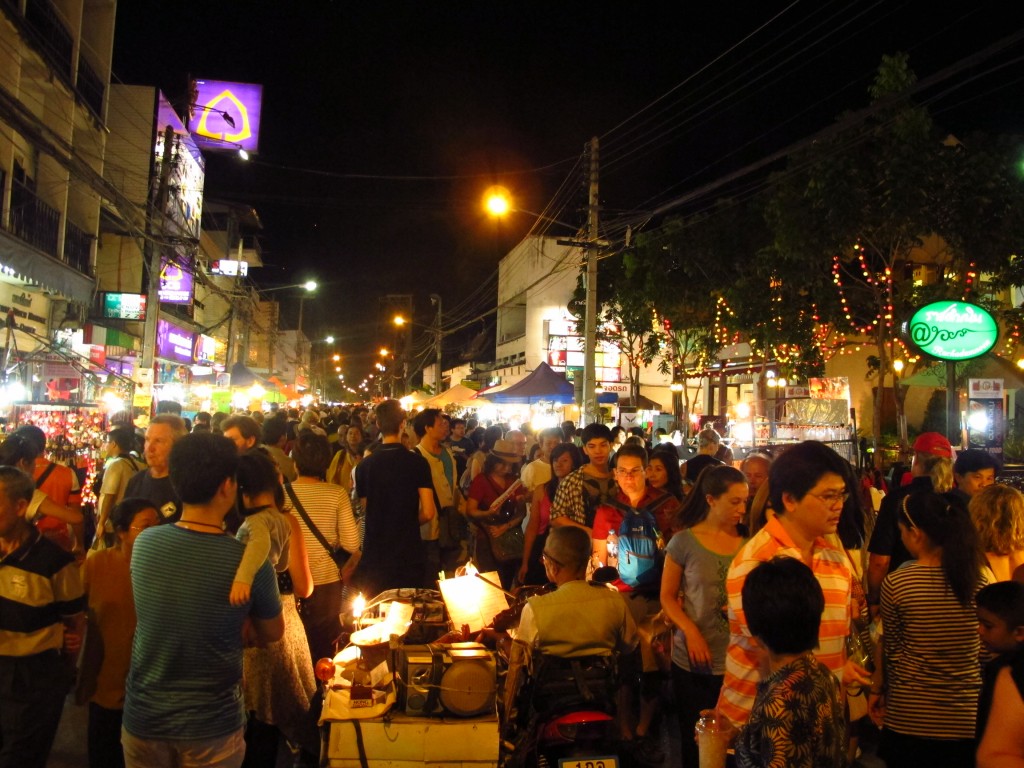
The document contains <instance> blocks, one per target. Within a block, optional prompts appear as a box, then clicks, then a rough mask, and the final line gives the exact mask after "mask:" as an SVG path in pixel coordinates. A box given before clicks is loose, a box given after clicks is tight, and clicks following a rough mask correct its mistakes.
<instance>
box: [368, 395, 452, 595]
mask: <svg viewBox="0 0 1024 768" xmlns="http://www.w3.org/2000/svg"><path fill="white" fill-rule="evenodd" d="M377 425H378V427H379V428H380V433H381V438H382V439H381V444H380V446H379V447H378V448H377V449H376V450H374V452H373V453H372V454H371V455H370V456H368V457H366V458H365V459H363V460H362V461H361V462H360V463H359V465H358V466H357V467H356V493H357V494H358V496H359V499H360V502H361V504H362V508H363V509H364V510H365V521H364V533H363V555H362V558H361V559H360V561H359V567H358V568H357V569H356V573H355V576H354V578H353V581H354V582H355V583H356V584H357V585H358V587H359V589H361V590H362V592H363V594H366V595H377V594H379V593H380V592H383V591H385V590H388V589H398V588H401V587H431V586H433V585H432V584H425V583H424V581H425V580H426V579H425V571H426V568H425V566H426V560H427V553H426V547H425V544H424V542H423V540H422V539H421V538H420V525H422V524H423V523H426V522H429V521H430V520H433V519H434V517H435V516H436V515H437V508H436V505H435V504H434V484H433V481H432V479H431V476H430V466H429V465H428V464H427V460H426V459H424V458H423V457H422V456H420V455H419V454H418V453H416V452H414V451H410V450H408V449H407V448H405V446H403V445H402V441H401V434H402V430H403V428H404V427H405V412H404V411H403V410H402V406H401V405H399V403H398V401H397V400H385V401H384V402H383V403H381V404H380V405H379V406H377Z"/></svg>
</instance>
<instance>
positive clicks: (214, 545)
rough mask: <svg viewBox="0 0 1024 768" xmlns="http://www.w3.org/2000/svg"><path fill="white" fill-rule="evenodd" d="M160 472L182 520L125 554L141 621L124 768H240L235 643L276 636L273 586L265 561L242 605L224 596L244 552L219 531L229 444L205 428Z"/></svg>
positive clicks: (241, 717) (229, 485)
mask: <svg viewBox="0 0 1024 768" xmlns="http://www.w3.org/2000/svg"><path fill="white" fill-rule="evenodd" d="M169 471H170V478H171V482H172V483H173V484H174V490H175V491H176V492H177V493H178V494H179V495H180V497H181V500H182V504H183V509H182V514H181V519H180V520H178V521H177V522H176V523H174V524H170V525H160V526H156V527H155V528H150V529H148V530H145V531H143V532H142V533H141V534H139V537H138V538H137V539H136V540H135V544H134V546H133V548H132V561H131V577H132V594H133V596H134V599H135V613H136V615H137V616H138V624H137V626H136V630H135V639H134V641H133V643H132V661H131V668H130V670H129V672H128V679H127V682H126V686H125V702H124V725H123V728H122V730H121V744H122V745H123V746H124V757H125V765H127V766H128V768H154V766H170V765H204V766H209V767H210V768H215V767H216V768H238V766H240V765H241V764H242V759H243V758H244V756H245V741H244V739H243V731H244V726H245V712H244V711H243V697H242V694H241V690H240V686H241V682H242V645H243V641H244V642H246V643H249V644H259V645H265V644H267V643H271V642H274V641H276V640H279V639H280V638H281V636H282V635H283V633H284V620H283V619H282V617H281V599H280V596H279V595H278V591H277V579H276V578H275V576H274V569H273V567H272V566H271V565H270V563H269V562H267V561H264V562H263V565H262V566H261V567H260V569H259V571H257V573H256V576H255V578H254V579H253V582H252V590H251V592H250V595H249V601H248V602H246V603H244V604H242V605H232V604H231V603H230V602H229V600H228V597H229V595H230V594H231V585H232V582H233V581H234V579H235V571H236V570H237V569H238V565H239V563H240V562H241V559H242V553H243V551H244V549H245V546H244V545H243V544H242V543H241V542H239V541H238V540H237V539H235V538H234V537H233V536H229V535H227V533H226V531H225V530H224V517H225V515H226V514H227V513H228V511H229V510H230V509H232V508H233V507H234V505H235V500H236V498H237V496H238V483H237V482H236V480H235V475H236V473H237V471H238V452H237V450H236V448H235V445H234V443H232V442H231V441H230V440H229V439H228V438H226V437H224V436H223V435H214V434H211V433H209V432H206V433H203V432H196V433H194V434H190V435H185V436H184V437H182V438H181V439H180V440H178V441H176V442H175V443H174V447H173V448H172V449H171V451H170V463H169Z"/></svg>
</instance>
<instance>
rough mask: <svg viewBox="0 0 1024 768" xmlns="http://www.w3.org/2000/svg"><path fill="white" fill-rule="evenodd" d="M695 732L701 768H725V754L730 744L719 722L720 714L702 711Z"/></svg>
mask: <svg viewBox="0 0 1024 768" xmlns="http://www.w3.org/2000/svg"><path fill="white" fill-rule="evenodd" d="M694 731H695V733H696V734H697V750H698V752H699V754H700V768H725V753H726V750H727V748H728V746H729V744H728V740H727V737H726V734H725V733H724V731H723V729H722V727H721V723H720V722H719V720H718V713H716V712H715V710H713V709H705V710H702V711H701V713H700V719H699V720H698V721H697V725H696V726H694Z"/></svg>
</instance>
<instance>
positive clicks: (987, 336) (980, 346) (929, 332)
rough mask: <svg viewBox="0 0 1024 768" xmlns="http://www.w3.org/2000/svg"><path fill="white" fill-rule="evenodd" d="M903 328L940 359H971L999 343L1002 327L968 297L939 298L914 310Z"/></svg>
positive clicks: (932, 355) (919, 345)
mask: <svg viewBox="0 0 1024 768" xmlns="http://www.w3.org/2000/svg"><path fill="white" fill-rule="evenodd" d="M903 330H904V333H905V335H906V336H907V338H908V339H910V341H911V342H912V343H913V344H914V345H915V346H916V347H917V348H918V349H920V350H921V351H922V352H924V353H925V354H926V355H930V356H931V357H934V358H936V359H937V360H952V361H955V360H971V359H973V358H975V357H980V356H981V355H984V354H985V353H986V352H988V351H989V350H990V349H992V347H994V346H995V343H996V340H997V339H998V338H999V327H998V326H997V325H996V321H995V318H994V317H992V315H991V314H989V313H988V312H987V311H986V310H984V309H982V308H981V307H979V306H977V305H976V304H970V303H968V302H965V301H936V302H934V303H932V304H928V305H927V306H924V307H921V309H919V310H917V312H915V313H914V315H913V317H911V318H910V321H909V322H908V323H905V324H904V326H903Z"/></svg>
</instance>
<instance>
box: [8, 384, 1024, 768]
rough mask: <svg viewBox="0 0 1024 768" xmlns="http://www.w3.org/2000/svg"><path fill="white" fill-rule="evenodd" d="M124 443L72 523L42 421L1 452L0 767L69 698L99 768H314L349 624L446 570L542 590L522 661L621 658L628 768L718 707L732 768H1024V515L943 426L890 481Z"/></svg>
mask: <svg viewBox="0 0 1024 768" xmlns="http://www.w3.org/2000/svg"><path fill="white" fill-rule="evenodd" d="M138 438H139V436H138V435H137V434H136V432H135V430H134V429H133V428H132V427H131V426H129V425H120V426H115V427H113V428H112V429H111V430H110V431H109V433H108V442H107V445H106V447H105V450H106V453H107V460H106V462H105V465H104V468H103V472H102V474H101V476H100V477H99V478H97V481H96V482H95V483H94V489H93V490H94V492H95V496H96V499H97V502H96V507H95V510H94V513H92V514H83V511H82V508H81V503H80V494H81V489H80V487H79V481H78V478H76V477H75V473H74V472H72V471H70V470H69V469H68V468H66V467H62V466H60V465H57V464H53V463H52V462H48V461H47V460H46V459H45V458H43V457H42V454H43V451H44V447H45V437H44V436H43V435H42V433H41V431H40V430H38V428H35V427H29V426H24V427H19V428H18V429H17V430H15V431H14V432H13V433H12V434H10V435H9V436H8V437H7V439H6V440H5V441H4V442H3V443H2V444H0V600H2V601H3V605H5V606H6V605H10V606H12V608H10V609H8V608H6V607H5V608H3V609H0V767H2V766H7V765H39V766H43V765H45V763H46V756H47V754H48V751H49V748H50V744H51V742H52V739H53V736H54V733H55V731H56V728H57V724H58V722H59V718H60V714H61V708H62V706H63V702H64V698H65V695H66V694H67V693H68V692H69V691H72V690H73V693H74V698H75V701H76V702H78V703H79V704H83V705H87V706H88V717H89V727H88V752H89V762H90V765H91V766H117V765H129V766H151V765H174V764H182V761H185V763H184V764H191V763H188V762H187V761H189V760H191V761H193V762H194V763H195V764H202V765H224V766H238V765H242V764H244V765H247V766H261V765H274V764H275V760H276V755H277V747H278V744H279V742H283V743H286V744H287V745H289V746H290V747H291V749H292V751H293V753H294V754H295V756H296V759H297V760H299V761H302V760H305V761H306V762H308V763H309V764H315V763H316V760H317V756H318V750H319V740H318V736H317V732H316V728H315V718H316V714H315V712H313V711H311V705H312V702H313V698H314V690H315V684H314V680H313V664H314V663H315V662H316V661H317V660H318V659H319V658H322V657H329V656H332V655H333V654H334V652H335V650H336V647H337V646H336V643H337V642H338V639H339V637H340V636H341V635H342V631H343V628H342V626H341V620H340V615H341V614H342V612H343V610H344V608H345V606H346V604H347V601H348V600H349V599H350V598H351V597H352V596H353V595H355V594H356V593H357V592H358V593H362V594H364V595H367V596H373V595H376V594H379V593H381V592H384V591H386V590H389V589H399V588H432V587H434V586H435V584H436V582H437V580H438V579H439V578H441V577H451V576H453V575H455V573H456V571H457V569H459V568H460V567H461V566H463V565H464V564H465V563H466V562H467V561H472V562H473V563H474V564H475V565H476V567H477V568H478V570H481V571H493V572H496V573H497V575H498V579H499V580H500V584H501V587H502V588H503V589H506V590H511V589H513V588H514V587H517V586H529V585H541V584H546V583H554V584H555V585H557V587H558V589H557V590H555V592H553V593H551V594H547V595H541V596H537V597H532V598H530V600H529V601H527V603H526V607H525V608H524V609H523V614H522V620H521V624H520V626H519V627H518V632H516V631H513V632H512V634H513V635H514V636H515V639H516V641H517V642H518V643H522V644H525V645H526V646H527V647H529V648H531V649H534V650H538V651H540V652H545V653H551V654H553V655H560V656H582V655H593V654H594V653H598V654H608V655H611V654H615V655H617V656H618V657H619V681H620V685H619V686H618V689H617V693H616V697H615V698H616V704H617V724H618V727H619V730H620V736H621V739H622V742H623V752H624V753H626V754H629V755H630V758H631V759H632V760H633V761H634V762H636V763H637V764H639V765H643V766H647V765H662V764H664V762H665V760H666V755H665V754H664V751H663V749H662V743H663V742H662V741H661V740H660V739H659V738H658V737H657V730H658V728H659V727H660V726H663V725H664V723H665V722H667V720H666V718H670V717H674V718H675V719H676V720H677V721H678V726H679V728H680V730H681V732H682V734H683V738H682V750H683V753H682V762H683V765H684V766H693V767H694V768H695V766H697V764H698V754H697V748H696V744H695V743H694V742H692V741H691V739H690V738H688V736H687V735H688V734H692V733H693V731H694V726H695V724H696V723H697V721H698V719H699V718H700V717H701V713H702V712H703V711H705V710H709V709H714V710H716V711H717V713H718V715H719V718H720V720H721V721H722V722H723V723H724V724H727V726H728V728H727V729H726V730H729V731H734V732H735V733H736V734H737V736H736V739H735V747H736V760H737V764H738V765H741V766H761V765H763V766H768V765H787V766H804V765H806V766H819V765H821V766H837V768H839V767H840V766H846V765H852V764H853V763H854V762H855V761H856V759H857V756H858V748H859V736H860V735H861V732H862V731H863V730H864V729H865V728H866V727H867V726H866V723H868V722H872V723H874V725H875V726H877V727H878V728H880V729H881V730H880V733H881V736H880V741H879V754H880V755H881V757H882V758H883V759H885V761H886V763H887V765H889V766H890V767H891V768H898V767H899V766H903V765H907V766H910V765H918V764H929V763H930V764H936V765H950V766H958V765H963V766H968V765H974V764H975V761H976V760H977V763H978V764H979V765H983V766H985V765H1012V764H1024V763H1022V762H1018V763H1012V762H1010V760H1011V759H1017V760H1019V761H1024V745H1022V744H1021V736H1020V735H1019V731H1020V729H1019V728H1018V729H1013V728H1009V727H1007V725H1006V724H1007V723H1012V722H1017V723H1019V722H1021V720H1020V719H1019V718H1020V717H1021V713H1022V710H1024V705H1022V702H1021V688H1022V685H1024V655H1022V653H1021V652H1020V650H1019V649H1020V648H1021V644H1022V643H1024V583H1021V582H1024V496H1022V495H1021V493H1020V492H1019V491H1017V490H1015V489H1014V488H1012V487H1010V486H1007V485H1002V484H998V483H996V482H995V479H996V474H997V472H998V469H999V466H998V463H997V462H996V461H995V460H994V459H993V458H992V457H991V456H990V455H989V454H987V453H985V452H982V451H961V452H960V453H959V455H954V451H953V449H952V447H951V446H950V444H949V442H948V440H946V439H945V438H944V437H942V436H941V435H938V434H936V433H925V434H923V435H920V436H919V437H918V438H917V440H916V441H915V443H914V445H913V461H912V463H911V466H910V468H909V472H908V473H907V477H906V478H903V477H892V478H891V479H890V480H889V481H888V482H887V483H886V482H884V481H883V480H882V478H881V477H880V476H878V475H877V474H876V473H874V472H871V471H867V472H863V473H860V474H858V473H857V471H856V470H855V469H854V468H853V467H852V466H851V465H850V464H849V462H847V461H846V460H845V459H843V458H841V457H840V456H839V455H838V454H837V453H836V452H835V451H833V450H832V449H831V448H829V447H827V446H826V445H824V444H822V443H817V442H813V441H808V442H804V443H799V444H796V445H793V446H790V447H788V448H787V449H786V450H785V451H783V452H781V453H779V454H778V456H777V457H775V458H773V457H772V456H770V455H768V454H762V453H751V454H748V455H747V456H746V457H745V458H744V459H743V460H742V461H734V460H733V457H732V455H731V452H729V451H728V449H727V448H725V446H724V445H722V440H721V438H720V437H719V435H718V433H717V432H715V430H713V429H705V430H702V431H701V432H700V433H699V434H698V436H697V445H698V453H697V455H696V456H694V457H693V458H690V459H689V460H687V461H685V462H681V461H680V458H679V454H678V453H677V451H676V447H675V446H674V445H672V444H671V443H662V444H660V445H656V446H651V445H649V444H648V443H647V442H646V440H645V438H644V437H643V436H641V435H635V434H633V435H631V434H627V433H625V432H624V431H623V430H619V429H616V430H614V431H613V430H610V429H609V428H608V427H607V426H605V425H602V424H590V425H587V426H586V427H584V428H583V429H582V430H579V431H577V430H576V429H575V426H574V425H572V424H571V423H567V424H565V425H563V426H562V427H560V428H552V429H546V430H543V431H540V432H539V433H537V434H536V435H534V434H533V433H532V432H531V431H530V430H529V429H527V428H521V429H507V428H505V427H504V426H503V425H491V426H488V427H484V426H482V425H478V424H477V423H475V421H474V420H472V419H469V420H463V419H459V418H452V417H451V416H449V415H448V414H445V413H443V412H442V411H440V410H438V409H433V408H429V409H426V410H423V411H420V412H419V413H417V414H415V416H409V415H407V414H406V413H405V412H404V410H403V409H402V408H401V406H400V404H399V403H398V402H397V401H395V400H386V401H384V402H382V403H380V404H378V405H377V406H376V408H374V409H373V410H369V409H365V408H357V409H353V410H347V409H340V408H334V409H329V410H324V411H323V412H322V413H321V412H319V411H318V410H317V409H313V408H310V409H305V410H303V411H298V410H296V411H285V410H281V411H277V412H273V413H270V414H262V413H236V414H230V415H228V414H220V413H218V414H213V415H212V416H209V415H208V414H198V415H197V416H196V418H195V420H194V422H193V423H191V424H189V423H187V422H186V421H185V420H184V419H182V418H181V417H180V416H178V415H176V414H172V413H162V414H159V415H157V416H155V417H153V418H152V419H151V420H150V422H149V424H148V426H147V428H146V430H145V434H144V437H143V440H142V444H141V446H140V445H139V440H138ZM86 552H88V555H87V556H84V555H85V553H86ZM1015 578H1016V579H1017V581H1014V579H1015ZM588 582H589V583H588ZM595 583H596V584H597V586H596V587H595V586H594V584H595ZM569 616H571V617H573V618H572V620H570V621H567V620H566V617H569ZM86 628H88V630H87V631H86ZM664 628H668V631H669V633H670V637H669V638H668V639H667V640H666V638H665V636H664V633H663V632H661V629H664ZM83 637H84V638H85V639H86V640H85V642H84V647H83V642H82V639H83ZM634 649H635V650H634ZM79 659H80V661H79V662H78V663H79V668H78V669H77V674H76V670H75V663H76V661H77V660H79ZM243 681H244V682H243ZM1014 717H1016V718H1018V719H1017V720H1016V721H1014V720H1013V718H1014ZM27 755H30V756H31V757H26V756H27ZM243 761H244V763H243ZM1001 761H1002V762H1001Z"/></svg>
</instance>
